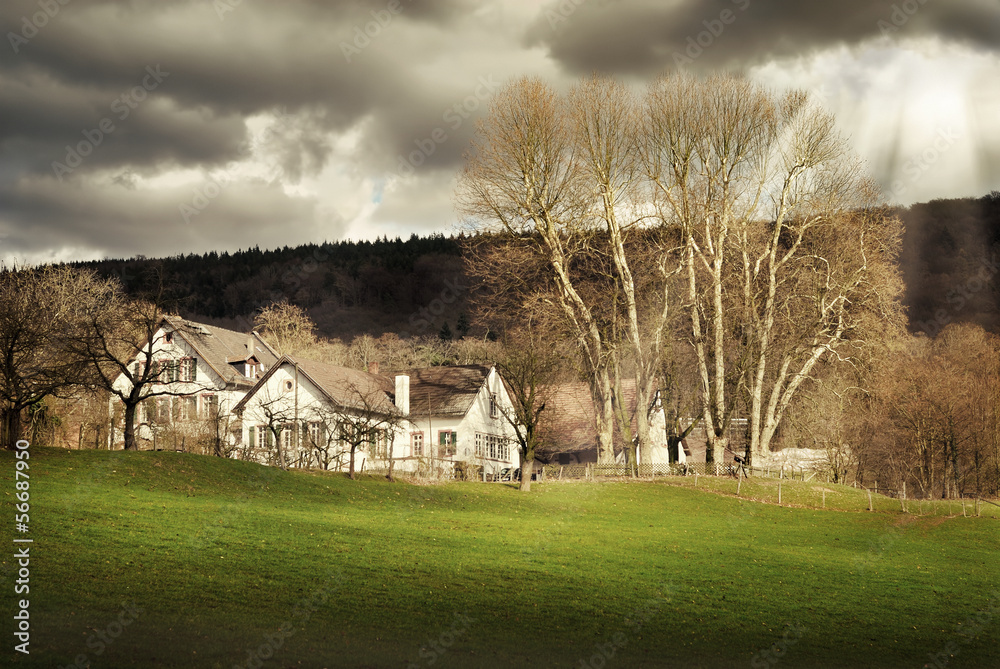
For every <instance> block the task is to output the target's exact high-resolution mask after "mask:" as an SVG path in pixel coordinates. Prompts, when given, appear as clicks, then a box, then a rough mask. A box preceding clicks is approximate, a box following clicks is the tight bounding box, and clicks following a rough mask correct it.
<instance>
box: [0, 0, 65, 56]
mask: <svg viewBox="0 0 1000 669" xmlns="http://www.w3.org/2000/svg"><path fill="white" fill-rule="evenodd" d="M70 2H71V0H38V6H39V8H41V10H42V11H40V12H35V13H34V14H32V15H31V16H30V17H28V16H22V17H21V32H20V33H15V32H8V33H7V39H8V40H9V41H10V47H11V48H12V49H13V50H14V53H18V52H20V50H21V45H23V44H27V43H28V41H29V40H31V39H32V38H34V37H35V35H37V34H38V31H39V30H41V29H42V28H44V27H45V26H47V25H49V21H51V20H52V19H54V18H55V17H56V14H58V13H59V10H61V9H62V8H63V7H65V6H66V5H68V4H69V3H70Z"/></svg>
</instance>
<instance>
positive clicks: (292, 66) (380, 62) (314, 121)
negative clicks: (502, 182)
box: [0, 0, 480, 255]
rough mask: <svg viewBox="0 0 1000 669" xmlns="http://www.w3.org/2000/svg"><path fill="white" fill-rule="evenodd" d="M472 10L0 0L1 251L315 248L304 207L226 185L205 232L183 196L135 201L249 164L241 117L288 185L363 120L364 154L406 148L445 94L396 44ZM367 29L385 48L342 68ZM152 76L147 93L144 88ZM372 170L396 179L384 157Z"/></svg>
mask: <svg viewBox="0 0 1000 669" xmlns="http://www.w3.org/2000/svg"><path fill="white" fill-rule="evenodd" d="M479 6H480V5H479V3H477V2H474V1H472V0H451V1H447V2H435V3H423V2H417V1H416V0H399V4H398V5H396V6H390V4H389V2H388V0H369V1H367V2H321V1H319V0H316V1H299V2H283V3H271V2H266V3H265V2H251V1H250V0H244V1H243V2H236V1H235V0H233V1H229V0H220V1H219V2H205V1H169V0H167V1H164V0H157V1H155V2H154V1H152V0H132V1H125V0H122V1H114V2H112V1H102V0H94V1H89V2H88V1H87V0H72V1H69V2H66V3H65V4H60V2H59V0H51V1H49V0H41V1H40V0H14V1H13V2H11V1H7V2H4V3H3V4H2V5H0V26H3V28H4V30H3V37H4V43H3V44H2V45H0V193H2V196H0V240H2V241H0V243H2V249H0V250H2V251H3V252H4V253H3V254H0V255H4V254H12V253H18V252H20V253H35V252H38V251H42V250H44V249H46V248H51V247H52V246H53V245H55V246H77V247H81V248H96V249H104V250H106V251H107V252H108V253H112V254H131V253H135V252H140V251H141V252H143V253H175V252H180V251H184V250H191V249H209V248H217V249H222V248H233V247H234V245H235V246H239V243H238V242H237V240H245V243H244V244H243V245H244V246H247V245H252V244H262V245H266V244H267V243H268V240H272V241H273V242H274V245H278V244H279V243H280V244H285V243H289V242H290V238H289V235H291V236H292V237H294V236H296V234H299V233H301V235H302V236H303V241H305V240H306V239H308V238H310V236H312V238H315V236H316V235H317V232H316V229H315V228H316V225H317V220H316V202H314V201H312V200H310V199H308V198H305V197H293V196H289V195H286V194H285V193H283V192H282V190H281V189H280V188H263V189H262V188H261V187H260V184H259V183H254V182H251V181H247V180H246V178H245V177H234V182H233V184H232V185H231V186H229V187H228V188H226V189H225V190H224V192H223V193H222V194H221V195H219V196H218V198H217V199H216V200H214V201H212V203H211V205H210V207H208V208H206V209H205V211H204V212H199V215H198V223H199V225H187V224H185V222H184V221H183V220H182V217H181V216H180V215H179V213H178V206H179V205H180V204H183V203H185V202H188V201H190V200H191V199H192V197H193V195H192V191H191V189H190V188H187V189H179V188H163V187H160V188H158V189H156V190H151V189H149V188H145V189H144V188H143V187H142V186H138V187H137V185H136V183H137V181H136V177H137V176H139V177H146V178H155V177H157V176H159V175H160V174H162V173H163V172H165V171H166V170H174V169H194V170H198V171H206V172H210V171H213V170H215V171H217V170H219V169H222V168H224V167H225V166H227V165H229V164H230V163H231V162H232V161H238V160H241V159H244V158H246V157H247V156H248V154H249V151H250V145H251V140H252V138H251V136H250V135H249V132H248V129H247V126H246V123H245V121H246V119H247V118H248V117H252V116H254V115H259V114H272V115H276V116H277V121H276V122H274V123H273V124H272V127H270V128H269V129H268V132H267V135H266V139H265V141H263V142H262V144H261V145H260V146H259V147H257V151H258V152H259V154H260V155H261V156H262V157H263V158H264V159H265V160H266V161H267V162H268V164H269V165H270V166H271V167H273V168H275V169H280V170H281V174H282V177H283V179H284V180H285V181H286V182H289V183H297V182H298V181H299V180H300V179H301V178H302V177H303V176H304V175H314V174H317V173H318V172H319V171H320V170H322V168H323V167H324V165H325V164H326V163H327V161H328V160H329V159H330V156H331V154H332V147H331V146H330V144H329V133H331V132H334V133H339V132H344V131H346V130H348V129H350V128H351V127H353V126H354V125H355V124H357V123H359V122H360V121H362V120H364V119H369V120H370V121H371V122H370V124H369V126H368V129H367V135H368V138H367V139H366V140H365V141H366V142H370V143H372V144H375V145H380V146H383V147H387V148H389V149H390V150H391V151H395V150H396V149H398V151H403V149H404V147H405V146H406V145H407V144H408V143H409V142H411V141H413V139H414V138H416V137H417V136H418V135H419V134H421V133H422V132H424V127H423V125H426V124H421V122H420V121H419V120H415V119H419V118H420V117H421V115H422V114H425V113H426V114H431V115H433V116H440V115H441V113H442V112H443V109H444V106H445V104H446V103H447V102H448V100H449V99H450V95H451V92H450V91H449V92H447V93H446V94H445V95H444V96H442V97H441V98H440V99H438V98H436V97H435V93H434V89H435V86H434V84H433V82H429V81H427V80H425V79H421V78H420V77H416V76H413V75H412V74H408V73H407V72H406V68H405V67H402V66H401V64H400V62H399V59H398V56H397V55H396V54H394V53H393V51H392V47H393V44H394V42H395V41H396V40H397V39H400V38H404V37H405V36H406V35H407V33H408V31H410V30H428V29H430V30H434V29H440V30H445V29H447V28H448V27H449V26H451V25H452V24H453V23H454V22H455V21H457V20H460V19H461V17H462V16H465V15H466V14H468V13H469V12H472V11H475V10H476V9H477V8H479ZM393 8H395V9H397V10H398V11H395V12H394V11H392V10H393ZM372 21H376V22H380V23H379V28H378V30H379V32H380V33H383V34H380V35H377V36H376V37H375V38H372V39H371V40H370V44H365V49H364V51H363V52H362V54H361V56H360V57H354V58H352V59H351V62H348V60H347V59H346V58H345V53H344V45H345V44H347V45H352V44H353V40H354V39H355V38H356V35H357V32H358V30H359V29H360V30H362V31H363V30H364V29H365V28H366V26H367V27H369V28H370V25H369V24H371V22H372ZM151 69H152V71H156V72H160V73H162V74H161V76H160V77H159V80H156V81H154V80H152V79H150V78H149V77H148V74H149V72H150V71H151ZM144 82H145V84H144ZM154 83H155V86H153V85H152V84H154ZM123 96H126V97H125V98H123ZM136 97H140V98H141V100H137V99H135V98H136ZM401 121H406V122H401ZM449 150H451V148H450V147H449ZM454 150H457V148H456V149H454ZM454 150H453V151H454ZM84 152H86V155H79V156H74V155H72V154H74V153H78V154H83V153H84ZM387 155H391V153H389V152H387ZM444 155H446V151H445V150H442V151H441V152H440V153H438V155H437V156H436V157H435V160H439V159H440V158H441V157H442V156H444ZM453 157H454V156H453ZM366 160H368V161H369V162H371V163H373V164H378V166H379V168H381V169H385V170H388V169H390V167H391V165H390V162H389V161H388V160H387V159H379V158H376V157H374V156H370V157H366ZM63 167H66V168H67V169H63ZM206 178H207V177H206ZM241 179H242V180H241ZM325 215H326V216H327V220H325V221H324V224H325V227H324V228H323V231H322V232H321V233H320V234H321V235H322V236H323V237H328V238H334V237H336V236H337V235H338V234H339V233H340V232H342V230H341V229H340V226H341V225H342V223H343V221H341V220H339V219H338V218H337V216H336V215H333V219H334V220H329V217H330V214H329V213H328V212H327V213H325ZM282 230H283V231H284V232H283V233H282V232H276V231H282Z"/></svg>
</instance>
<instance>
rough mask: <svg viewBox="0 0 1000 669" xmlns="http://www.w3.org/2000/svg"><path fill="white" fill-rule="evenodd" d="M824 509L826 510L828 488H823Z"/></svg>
mask: <svg viewBox="0 0 1000 669" xmlns="http://www.w3.org/2000/svg"><path fill="white" fill-rule="evenodd" d="M823 508H824V509H825V508H826V488H823Z"/></svg>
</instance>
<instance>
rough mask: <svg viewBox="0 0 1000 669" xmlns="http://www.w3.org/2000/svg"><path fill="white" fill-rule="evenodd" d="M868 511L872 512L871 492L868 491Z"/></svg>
mask: <svg viewBox="0 0 1000 669" xmlns="http://www.w3.org/2000/svg"><path fill="white" fill-rule="evenodd" d="M868 510H869V511H871V510H872V491H871V490H870V489H869V490H868Z"/></svg>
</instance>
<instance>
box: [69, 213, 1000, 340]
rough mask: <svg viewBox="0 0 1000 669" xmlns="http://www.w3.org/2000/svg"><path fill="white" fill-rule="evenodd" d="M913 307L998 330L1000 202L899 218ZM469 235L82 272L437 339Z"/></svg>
mask: <svg viewBox="0 0 1000 669" xmlns="http://www.w3.org/2000/svg"><path fill="white" fill-rule="evenodd" d="M899 215H900V217H901V218H902V219H903V222H904V226H905V234H904V237H903V251H902V254H901V258H900V261H901V266H902V271H903V278H904V281H905V284H906V292H905V295H904V300H903V301H904V304H905V305H906V307H907V311H908V313H909V315H910V326H911V330H913V331H914V332H915V331H917V330H921V329H922V330H925V331H928V332H931V333H934V334H936V332H937V331H939V330H940V329H942V328H943V327H944V325H946V324H947V323H950V322H971V323H976V324H979V325H982V326H983V327H984V328H986V329H988V330H991V331H993V332H997V333H1000V193H994V194H991V195H989V196H986V197H983V198H980V199H972V198H969V199H964V200H935V201H933V202H928V203H925V204H916V205H913V206H912V207H909V208H906V209H901V210H899ZM463 240H464V238H463V237H462V236H459V237H444V236H441V235H435V236H431V237H418V236H416V235H413V236H411V237H410V238H409V239H408V240H406V241H403V240H401V239H398V238H397V239H393V240H390V239H381V240H377V241H374V242H368V241H365V242H350V241H341V242H325V243H323V244H319V245H316V244H308V245H305V246H299V247H295V248H289V247H284V248H281V249H275V250H270V251H261V250H260V249H259V248H257V247H254V248H252V249H247V250H246V251H238V252H236V253H221V254H219V253H215V252H212V253H207V254H202V255H196V254H189V255H185V256H177V257H172V258H164V259H159V260H156V259H149V258H141V257H140V258H131V259H117V260H111V259H109V260H101V261H94V262H88V263H78V265H80V266H83V267H91V268H93V269H95V270H97V271H98V272H99V273H100V274H102V275H104V276H116V277H118V278H120V279H121V280H122V281H123V282H124V284H125V287H126V289H127V290H128V291H129V292H131V293H132V294H139V293H141V292H142V291H143V290H145V289H148V288H149V284H150V283H151V282H154V280H155V273H154V272H153V270H154V269H155V268H158V267H159V268H161V272H162V276H163V281H164V284H165V285H166V287H167V290H168V294H169V297H171V298H172V299H173V300H175V301H176V303H177V304H178V309H179V311H180V312H181V313H182V314H183V315H185V316H187V317H189V318H192V319H195V320H200V321H203V322H208V323H212V324H216V325H221V326H224V327H233V328H236V329H246V328H247V327H248V323H249V321H250V320H251V319H252V315H253V313H254V311H255V310H256V309H258V308H260V307H261V306H263V305H266V304H268V303H270V302H272V301H275V300H281V299H287V300H289V301H291V302H293V303H295V304H297V305H299V306H301V307H303V308H305V309H307V310H308V312H309V315H310V316H311V317H312V318H313V320H314V321H315V322H316V324H317V325H318V327H319V330H320V333H321V334H323V335H325V336H327V337H340V338H343V339H345V340H350V339H352V338H353V337H355V336H356V335H360V334H371V335H374V336H379V335H381V334H383V333H385V332H396V333H398V334H400V335H403V336H406V335H412V334H429V335H434V334H437V332H438V331H439V330H440V329H441V327H442V326H443V325H444V324H445V323H448V324H449V327H450V329H451V330H452V331H454V329H455V324H456V322H457V320H458V318H459V316H460V315H461V314H462V313H464V312H466V311H467V310H468V305H467V290H468V285H467V283H468V282H467V281H466V279H465V273H464V270H463V266H462V257H461V254H462V243H463Z"/></svg>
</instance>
